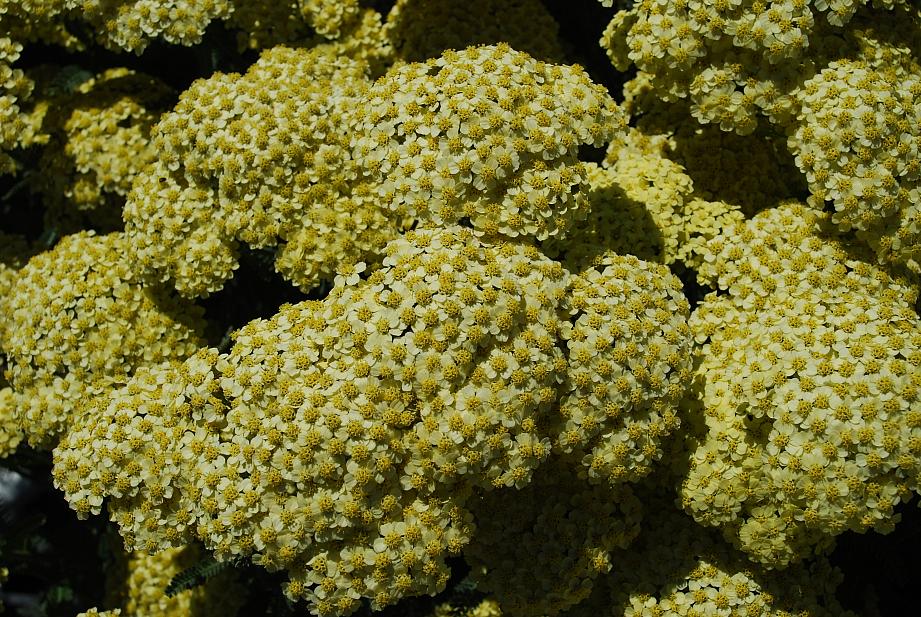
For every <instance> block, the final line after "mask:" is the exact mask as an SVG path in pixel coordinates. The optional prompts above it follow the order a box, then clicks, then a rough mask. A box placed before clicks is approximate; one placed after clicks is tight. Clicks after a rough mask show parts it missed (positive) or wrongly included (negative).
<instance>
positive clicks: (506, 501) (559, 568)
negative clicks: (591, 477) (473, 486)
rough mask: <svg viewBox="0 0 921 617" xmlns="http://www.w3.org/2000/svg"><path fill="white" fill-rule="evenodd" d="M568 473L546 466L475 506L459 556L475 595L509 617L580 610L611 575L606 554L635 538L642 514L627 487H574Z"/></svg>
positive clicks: (555, 464)
mask: <svg viewBox="0 0 921 617" xmlns="http://www.w3.org/2000/svg"><path fill="white" fill-rule="evenodd" d="M574 472H575V470H574V469H572V468H571V467H570V466H568V465H566V464H560V463H559V462H558V461H551V462H549V463H548V464H547V465H546V466H544V467H543V468H541V469H540V470H539V471H538V472H537V477H536V478H535V480H534V481H533V482H532V483H530V484H529V485H528V486H526V487H525V488H523V489H521V490H511V489H505V490H501V491H496V492H494V493H491V494H489V495H487V496H486V497H485V499H483V500H482V501H480V502H478V503H476V505H475V506H474V507H473V515H474V519H475V521H476V525H477V533H476V535H475V536H474V539H473V541H472V542H471V544H470V546H469V547H468V548H467V550H465V551H464V556H465V558H466V559H467V561H468V563H470V566H471V568H472V576H473V579H474V580H475V581H476V583H477V589H478V590H480V591H483V592H486V593H489V594H490V596H491V597H492V598H494V599H495V601H496V602H497V604H498V605H499V607H500V608H501V610H502V611H504V612H505V613H506V614H508V615H516V616H521V617H527V616H535V617H541V616H544V615H556V614H559V613H560V612H561V611H564V610H566V609H568V608H570V607H572V606H574V605H576V604H578V603H579V602H581V601H582V600H584V599H585V598H586V597H588V595H589V594H590V593H591V591H592V586H593V585H594V581H595V579H596V578H597V577H598V576H600V575H603V574H605V573H607V572H608V571H609V570H611V567H612V563H611V559H610V556H611V552H612V551H613V550H615V549H618V548H621V549H623V548H627V547H628V546H629V545H630V543H631V542H632V541H633V539H634V538H635V537H636V535H637V534H638V533H639V531H640V519H641V510H642V507H641V505H640V502H639V500H638V499H637V498H636V497H634V495H633V493H632V492H631V490H630V489H629V488H628V487H626V486H623V487H620V488H616V489H615V488H613V487H611V486H609V485H604V484H602V485H596V486H590V485H587V484H580V483H574V482H572V480H571V476H572V475H573V474H574ZM523 563H528V564H530V565H529V566H528V567H527V568H523V567H521V564H523ZM617 567H618V568H619V567H620V564H617Z"/></svg>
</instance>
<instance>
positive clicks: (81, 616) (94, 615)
mask: <svg viewBox="0 0 921 617" xmlns="http://www.w3.org/2000/svg"><path fill="white" fill-rule="evenodd" d="M121 614H122V611H121V609H119V608H116V609H112V610H110V611H100V610H99V609H98V608H96V607H95V606H94V607H93V608H91V609H89V610H86V611H83V612H82V613H77V617H121Z"/></svg>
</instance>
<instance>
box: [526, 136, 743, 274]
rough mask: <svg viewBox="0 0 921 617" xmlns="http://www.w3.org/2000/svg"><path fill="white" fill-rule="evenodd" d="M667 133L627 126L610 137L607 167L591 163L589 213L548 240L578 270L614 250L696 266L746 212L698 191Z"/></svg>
mask: <svg viewBox="0 0 921 617" xmlns="http://www.w3.org/2000/svg"><path fill="white" fill-rule="evenodd" d="M674 156H675V155H674V154H673V152H672V151H671V147H670V145H669V143H668V140H667V138H666V137H665V136H664V135H646V134H644V133H642V132H641V131H639V130H636V129H632V128H631V129H630V130H629V132H628V133H627V135H626V137H623V138H622V139H620V140H618V141H615V142H613V143H612V144H611V147H610V150H609V152H608V156H607V158H606V160H605V167H601V168H599V167H597V166H595V165H586V171H587V173H586V176H587V178H588V182H589V189H588V190H587V191H586V197H587V199H588V200H589V202H590V204H591V213H590V214H589V216H588V218H587V219H586V220H584V221H580V222H578V223H575V224H574V225H573V230H572V232H571V233H570V235H569V236H567V237H566V238H563V239H562V240H556V239H551V240H550V241H548V242H545V243H544V245H545V247H546V248H547V250H548V251H549V252H550V254H551V255H554V256H556V257H560V258H564V259H565V260H566V263H567V266H568V267H570V268H571V269H574V270H576V271H578V270H581V269H583V268H586V267H588V266H590V265H592V264H598V263H601V261H603V258H604V256H605V255H609V254H615V255H620V254H631V255H636V256H637V257H640V258H641V259H645V260H649V261H655V262H659V263H664V264H677V265H679V266H683V267H687V268H692V269H693V268H696V267H697V266H698V264H699V261H700V251H701V250H702V248H703V246H704V245H705V244H706V243H707V241H708V240H709V239H710V238H712V237H713V236H715V235H716V234H717V233H718V232H719V231H720V230H721V229H722V228H724V227H725V226H727V225H729V224H731V223H734V222H738V221H740V220H742V219H743V218H744V217H743V214H742V212H741V209H740V207H739V206H738V205H735V204H731V203H726V202H723V201H707V200H704V199H701V198H700V197H698V196H697V195H698V194H697V192H696V191H695V188H694V181H693V179H692V178H691V177H690V176H689V175H688V173H687V170H686V169H685V168H684V167H683V166H682V165H681V164H679V163H677V162H675V161H673V160H672V158H673V157H674Z"/></svg>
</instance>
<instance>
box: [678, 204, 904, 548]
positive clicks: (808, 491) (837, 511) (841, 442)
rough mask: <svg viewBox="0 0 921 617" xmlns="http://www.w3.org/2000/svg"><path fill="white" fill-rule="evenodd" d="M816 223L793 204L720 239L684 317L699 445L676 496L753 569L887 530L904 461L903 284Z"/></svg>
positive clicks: (900, 492)
mask: <svg viewBox="0 0 921 617" xmlns="http://www.w3.org/2000/svg"><path fill="white" fill-rule="evenodd" d="M828 227H829V224H828V220H827V217H822V216H819V215H814V214H811V213H810V212H809V211H808V210H806V209H805V208H804V207H803V206H800V205H796V204H794V205H784V206H781V207H779V208H777V209H772V210H768V211H766V212H763V213H762V214H759V215H758V216H756V217H755V218H754V219H752V220H751V221H749V222H747V223H745V224H742V225H739V226H737V227H735V228H732V229H730V230H727V232H726V235H725V236H723V237H720V238H718V239H717V240H715V241H714V242H713V243H712V245H711V248H712V253H711V254H710V255H708V258H707V264H706V266H707V267H706V268H705V269H703V270H702V273H703V274H704V275H705V276H706V275H711V276H714V277H715V279H716V285H717V287H718V289H720V290H722V291H723V292H724V293H722V294H716V293H714V294H711V295H709V296H708V297H707V298H706V299H705V300H704V302H703V303H702V304H701V305H700V306H699V307H698V308H697V310H696V311H695V312H694V314H693V315H692V317H691V321H690V324H691V328H692V330H693V331H694V335H695V337H696V338H697V340H698V342H699V343H702V344H703V346H702V349H701V352H702V361H701V363H700V366H699V368H698V370H697V378H698V380H697V383H696V395H697V396H699V397H701V398H700V406H701V413H702V421H703V422H704V423H705V425H706V436H705V437H704V438H703V439H702V440H701V442H700V444H699V445H698V446H697V447H696V448H695V449H693V451H692V454H691V458H690V470H689V472H688V475H687V477H686V479H685V480H684V483H683V485H682V499H683V501H684V505H685V507H686V509H687V510H688V511H689V512H690V513H692V514H693V515H694V517H695V518H696V519H697V520H698V521H699V522H701V523H705V524H708V525H716V526H719V527H721V528H722V529H723V531H724V533H725V534H726V535H727V537H729V538H730V539H732V540H733V542H735V543H736V544H737V545H739V546H740V547H741V548H742V549H743V550H744V551H746V552H747V553H748V554H749V555H750V556H751V557H752V558H753V559H754V560H756V561H760V562H762V563H765V564H768V565H775V566H777V565H785V564H786V563H788V562H790V561H795V560H798V559H802V558H803V557H805V556H808V555H809V554H810V553H811V552H813V551H814V550H816V548H817V547H822V546H827V545H828V542H829V541H830V540H831V538H832V537H834V536H835V535H837V534H839V533H841V532H842V531H844V530H847V529H852V530H855V531H864V530H866V529H868V528H876V529H878V530H882V531H886V530H888V529H890V528H891V527H892V525H893V523H894V521H893V508H894V507H895V505H896V504H898V503H899V502H900V501H901V500H903V499H905V498H906V495H907V489H908V484H909V480H910V479H912V477H913V475H914V473H915V470H916V469H917V467H918V463H917V456H918V453H919V451H918V444H919V443H921V442H917V437H915V434H916V433H917V432H918V426H917V418H915V416H917V415H918V413H919V403H921V399H919V396H918V389H919V387H921V378H919V375H921V374H919V372H918V367H919V366H921V322H919V319H918V315H917V313H916V312H915V310H914V306H913V305H914V303H915V301H916V299H917V295H918V289H917V286H916V284H913V283H912V281H910V280H909V279H907V278H905V277H904V276H898V275H894V274H892V273H889V272H886V271H885V270H883V269H881V268H879V267H877V266H874V265H870V264H869V263H867V257H868V256H870V255H869V251H866V250H864V251H863V253H864V254H863V255H860V254H859V252H857V251H855V250H854V249H853V248H851V249H848V248H847V247H845V246H843V245H842V244H840V243H839V242H837V241H835V240H834V239H830V238H828V237H827V233H828ZM823 234H824V235H823ZM855 253H856V254H855ZM861 257H862V258H863V261H861V260H860V258H861Z"/></svg>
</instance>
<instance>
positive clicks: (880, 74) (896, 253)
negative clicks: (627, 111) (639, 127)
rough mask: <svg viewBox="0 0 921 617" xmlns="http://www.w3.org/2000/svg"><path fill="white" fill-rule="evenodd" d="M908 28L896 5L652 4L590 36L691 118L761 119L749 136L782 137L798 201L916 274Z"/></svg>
mask: <svg viewBox="0 0 921 617" xmlns="http://www.w3.org/2000/svg"><path fill="white" fill-rule="evenodd" d="M870 4H872V7H873V10H870V8H868V7H869V5H870ZM823 14H824V18H822V17H820V15H823ZM778 29H779V30H778ZM789 37H793V39H792V40H790V39H789ZM919 37H921V10H919V9H918V8H917V7H915V6H912V5H911V4H910V3H905V2H898V1H895V2H873V3H863V2H839V3H833V4H830V3H824V2H823V3H816V4H815V5H812V4H810V3H809V2H800V3H798V4H796V3H790V2H782V3H765V2H748V1H746V2H741V3H730V2H712V3H711V2H709V1H708V2H703V3H697V4H696V5H692V4H689V3H686V2H676V1H673V0H656V1H647V2H640V3H637V4H635V5H634V6H633V8H631V9H629V10H624V11H620V12H618V13H617V14H616V16H615V17H614V19H613V21H612V22H611V25H610V26H609V28H608V30H607V31H606V33H605V37H604V38H603V40H602V44H603V45H607V47H608V49H609V53H610V55H611V58H612V60H613V61H614V63H615V64H616V65H617V66H618V67H620V68H626V67H627V66H628V65H629V64H631V63H635V64H636V66H637V67H638V69H639V71H640V73H639V76H638V78H637V79H636V80H635V81H637V83H638V84H639V85H640V86H641V87H642V88H644V89H646V90H647V91H648V92H649V93H650V94H651V95H653V96H655V97H656V98H657V99H661V98H665V99H667V100H670V101H679V100H686V101H687V104H688V105H689V108H690V112H691V113H692V115H693V116H694V117H695V118H696V119H697V120H698V121H699V122H700V123H701V124H704V125H707V124H713V125H718V126H719V127H720V129H722V130H724V131H735V132H736V133H738V134H740V135H749V134H752V133H753V132H754V131H755V129H756V128H757V126H758V120H757V118H758V116H759V115H764V116H766V117H767V118H768V120H769V126H768V127H762V128H763V129H764V131H762V132H764V133H772V132H773V133H774V134H775V135H774V137H776V136H783V135H784V134H786V137H787V148H788V150H789V152H790V153H791V154H792V155H793V156H794V157H795V164H796V166H797V168H798V169H799V170H800V172H802V173H803V174H804V175H805V177H806V180H807V182H808V186H809V190H810V191H811V193H812V195H811V197H810V199H809V204H810V205H812V206H813V207H815V208H816V209H818V210H822V209H823V208H824V207H825V206H826V203H828V204H830V205H833V206H834V208H835V210H836V211H837V216H836V218H835V222H836V223H837V224H838V225H839V226H840V228H841V230H842V231H845V232H847V231H850V230H851V229H856V230H858V234H857V235H858V237H859V238H861V239H862V240H863V241H864V242H866V243H867V244H868V245H869V246H871V247H873V248H874V250H875V251H876V253H877V256H878V258H879V260H880V261H881V262H888V263H895V264H901V265H907V266H909V267H910V268H912V269H914V270H915V271H919V269H921V265H919V262H918V257H919V254H921V248H919V247H921V240H919V238H918V232H917V227H918V222H917V219H918V214H917V210H918V207H919V206H918V204H919V203H921V202H919V200H921V197H919V192H918V191H919V188H918V186H919V185H918V183H919V178H921V169H919V166H918V153H917V150H918V147H917V142H918V138H919V132H918V131H919V129H918V127H919V126H921V102H919V101H921V64H919V62H918V59H917V48H916V41H917V40H919ZM633 94H634V95H635V96H636V95H639V93H633ZM652 100H653V97H652V96H645V97H644V96H642V95H639V96H637V98H636V100H635V101H634V105H632V107H634V108H635V109H637V110H642V109H644V108H648V107H649V106H650V105H649V102H650V101H652ZM656 105H658V103H657V102H655V103H653V104H652V106H653V107H654V106H656ZM645 110H646V111H648V109H645ZM711 150H712V151H722V152H728V151H729V149H727V148H715V149H711ZM689 160H690V159H689Z"/></svg>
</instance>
